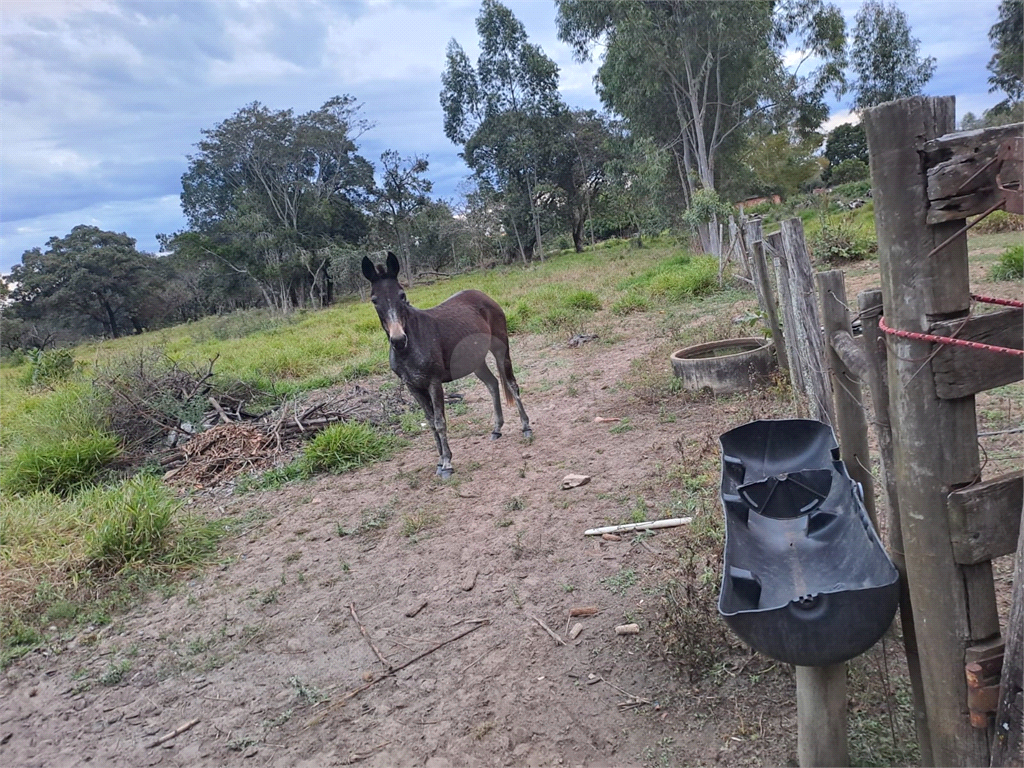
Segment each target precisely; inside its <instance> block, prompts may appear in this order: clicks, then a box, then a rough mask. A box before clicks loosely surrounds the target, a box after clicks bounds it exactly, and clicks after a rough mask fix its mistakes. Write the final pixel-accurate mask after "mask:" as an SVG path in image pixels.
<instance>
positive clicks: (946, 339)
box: [878, 294, 1024, 357]
mask: <svg viewBox="0 0 1024 768" xmlns="http://www.w3.org/2000/svg"><path fill="white" fill-rule="evenodd" d="M971 298H973V299H975V300H976V301H982V302H985V303H987V304H1003V305H1005V306H1009V307H1024V303H1022V302H1019V301H1011V300H1008V299H993V298H990V297H988V296H974V295H973V294H972V296H971ZM878 327H879V328H881V329H882V330H883V331H885V332H886V333H888V334H891V335H893V336H899V337H900V338H901V339H914V340H915V341H930V342H932V343H933V344H950V345H952V346H955V347H967V348H968V349H984V350H987V351H989V352H1002V353H1003V354H1004V355H1014V356H1016V357H1024V349H1010V348H1009V347H997V346H994V345H992V344H982V343H981V342H980V341H968V340H966V339H954V338H952V337H950V336H934V335H932V334H930V333H917V332H916V331H898V330H896V329H895V328H890V327H889V326H888V325H886V324H885V318H884V317H879V318H878Z"/></svg>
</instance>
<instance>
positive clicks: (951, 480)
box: [862, 97, 999, 766]
mask: <svg viewBox="0 0 1024 768" xmlns="http://www.w3.org/2000/svg"><path fill="white" fill-rule="evenodd" d="M954 112H955V110H954V100H953V98H952V97H944V98H927V97H914V98H912V99H903V100H901V101H896V102H888V103H885V104H882V105H879V106H877V107H874V108H871V109H867V110H865V111H864V112H863V114H862V122H863V125H864V128H865V131H866V133H867V138H868V153H869V157H870V166H871V181H872V186H873V196H874V201H875V229H876V231H877V233H878V252H879V266H880V269H881V274H882V293H883V297H884V303H885V310H886V313H887V315H886V323H887V324H888V325H889V326H890V327H892V328H896V329H901V330H908V331H920V332H926V333H927V332H928V331H929V330H931V324H932V322H933V320H949V319H954V318H963V317H965V316H966V315H967V314H968V313H969V308H970V288H969V284H968V264H967V238H966V235H963V236H960V237H958V238H955V239H954V240H953V241H952V242H951V243H950V244H949V245H948V246H947V247H946V248H945V249H944V250H943V251H942V252H940V253H939V254H937V255H935V256H929V253H930V251H931V250H932V249H933V248H935V246H937V245H939V244H940V243H942V242H943V241H944V240H946V239H947V238H949V237H950V236H952V235H954V234H955V233H956V232H957V231H958V230H959V229H960V228H962V226H963V223H962V221H951V222H948V223H944V224H938V225H935V226H929V225H928V223H927V210H928V198H927V178H926V175H925V170H924V165H923V163H922V161H921V155H920V154H919V150H920V149H921V147H922V143H923V142H924V141H927V140H929V139H933V138H936V137H938V136H941V135H943V134H945V133H948V132H950V131H952V130H954V127H955V115H954ZM889 345H890V353H889V384H890V397H889V400H890V407H891V410H892V417H893V418H892V426H893V440H894V447H895V458H896V480H897V486H898V492H899V506H900V518H901V526H900V527H901V530H902V532H903V538H904V545H905V548H906V559H907V573H908V577H909V581H910V594H911V597H912V600H913V605H914V618H915V625H916V629H917V637H918V641H919V642H920V643H921V645H922V647H924V648H926V649H927V653H925V654H924V655H922V657H921V673H922V679H923V682H924V692H925V701H926V704H927V710H928V727H929V731H930V735H931V745H932V755H933V758H934V762H935V764H937V765H949V766H952V765H987V764H988V761H989V748H988V738H987V734H986V732H985V731H984V730H981V729H974V728H972V727H971V725H970V723H969V722H968V717H967V682H966V678H965V674H964V664H965V663H966V659H965V657H966V653H967V648H968V646H969V645H971V644H973V643H974V642H977V641H979V640H982V639H986V638H991V637H992V636H993V635H995V636H998V633H999V624H998V615H994V610H995V603H994V594H993V599H992V600H991V601H990V600H989V599H988V595H987V594H986V593H985V588H984V587H983V586H982V582H983V580H984V575H985V574H983V573H981V572H980V571H977V570H972V569H978V568H980V565H977V566H962V565H959V564H958V563H957V562H956V560H955V559H954V557H953V551H952V546H951V533H950V522H949V513H948V509H947V498H946V497H947V495H948V494H949V493H950V492H951V491H953V490H955V489H957V488H961V487H964V486H966V485H969V484H971V483H973V482H976V481H977V480H978V478H979V477H980V462H979V458H978V450H977V423H976V416H975V410H974V396H973V395H968V396H966V397H961V398H957V399H940V398H939V397H938V396H937V394H936V385H935V380H934V377H933V375H932V370H931V354H932V352H933V349H932V345H931V344H930V343H928V342H924V341H916V340H912V339H904V338H896V337H890V339H889ZM985 565H987V566H988V574H989V578H991V564H990V563H985ZM988 591H989V592H992V585H991V581H990V582H989V585H988ZM968 606H970V610H969V609H968ZM993 624H994V626H993Z"/></svg>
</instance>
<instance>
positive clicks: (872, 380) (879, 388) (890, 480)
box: [857, 288, 933, 765]
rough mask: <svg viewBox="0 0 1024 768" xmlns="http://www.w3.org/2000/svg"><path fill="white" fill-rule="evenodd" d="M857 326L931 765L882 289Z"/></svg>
mask: <svg viewBox="0 0 1024 768" xmlns="http://www.w3.org/2000/svg"><path fill="white" fill-rule="evenodd" d="M857 306H858V308H859V309H860V326H861V333H862V334H863V340H864V347H863V349H864V355H865V357H866V358H867V361H868V375H867V377H866V378H867V382H868V389H869V390H870V392H871V406H872V411H873V416H874V418H873V419H872V420H871V421H872V423H873V424H874V425H875V436H876V437H877V439H878V453H879V454H880V455H881V457H882V480H883V482H884V483H885V492H886V498H887V500H888V502H889V504H888V517H887V518H886V520H887V522H888V525H887V526H886V528H887V530H888V533H889V557H891V558H892V562H893V564H894V565H895V566H896V570H898V571H899V572H900V626H901V627H902V629H903V650H904V651H905V653H906V655H907V671H908V672H909V673H910V687H911V690H912V691H913V693H914V724H915V726H916V728H917V743H918V744H919V745H920V746H921V758H922V765H933V763H932V760H931V734H930V733H929V731H928V711H927V709H926V708H925V699H924V681H923V678H922V677H921V656H920V654H919V653H918V650H917V630H916V629H915V627H914V608H913V605H912V604H911V601H910V582H909V581H908V580H907V559H906V557H905V556H904V554H903V529H902V524H901V523H900V499H899V490H898V488H897V485H896V458H895V456H894V454H893V442H892V425H891V424H890V423H889V378H888V362H887V357H886V348H885V336H884V335H883V334H882V332H881V330H880V329H879V327H878V319H879V318H880V317H881V316H882V292H881V290H879V289H878V288H872V289H869V290H867V291H861V292H860V293H859V294H857Z"/></svg>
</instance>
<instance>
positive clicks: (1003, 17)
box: [988, 0, 1024, 112]
mask: <svg viewBox="0 0 1024 768" xmlns="http://www.w3.org/2000/svg"><path fill="white" fill-rule="evenodd" d="M988 39H989V40H991V41H992V47H993V48H994V49H995V52H994V53H993V54H992V58H991V59H990V60H989V62H988V71H989V72H991V73H992V74H991V75H990V76H989V78H988V82H989V85H991V86H992V88H991V90H993V91H994V90H1000V91H1002V92H1003V93H1005V94H1006V99H1005V100H1004V101H1002V102H1001V103H999V104H997V105H996V106H995V107H994V108H993V111H997V112H1000V111H1009V108H1010V106H1011V105H1012V104H1013V103H1014V102H1017V103H1019V102H1020V101H1021V100H1022V99H1024V2H1022V0H1002V2H1001V3H999V20H998V21H997V22H996V23H995V24H993V25H992V28H991V29H990V30H989V32H988Z"/></svg>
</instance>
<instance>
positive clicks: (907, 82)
mask: <svg viewBox="0 0 1024 768" xmlns="http://www.w3.org/2000/svg"><path fill="white" fill-rule="evenodd" d="M920 45H921V41H920V40H918V39H917V38H916V37H914V36H912V35H911V33H910V24H909V22H908V21H907V15H906V14H905V13H904V12H903V11H902V10H900V9H899V7H898V6H897V5H896V4H895V3H893V4H891V5H887V4H886V3H885V2H882V0H867V2H865V3H864V5H862V6H861V8H860V10H859V11H857V16H856V18H855V21H854V28H853V44H852V46H851V50H850V63H851V67H852V69H853V73H854V78H853V82H852V83H851V86H850V87H851V90H852V92H853V95H854V100H853V107H854V109H857V110H861V109H866V108H868V107H873V106H875V105H876V104H881V103H883V102H886V101H893V100H895V99H904V98H907V97H908V96H917V95H918V94H920V93H921V89H922V88H923V87H924V84H925V83H927V82H928V81H929V80H931V77H932V74H933V73H934V72H935V59H934V58H933V57H931V56H927V57H925V58H921V57H920V56H919V55H918V50H919V48H920Z"/></svg>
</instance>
